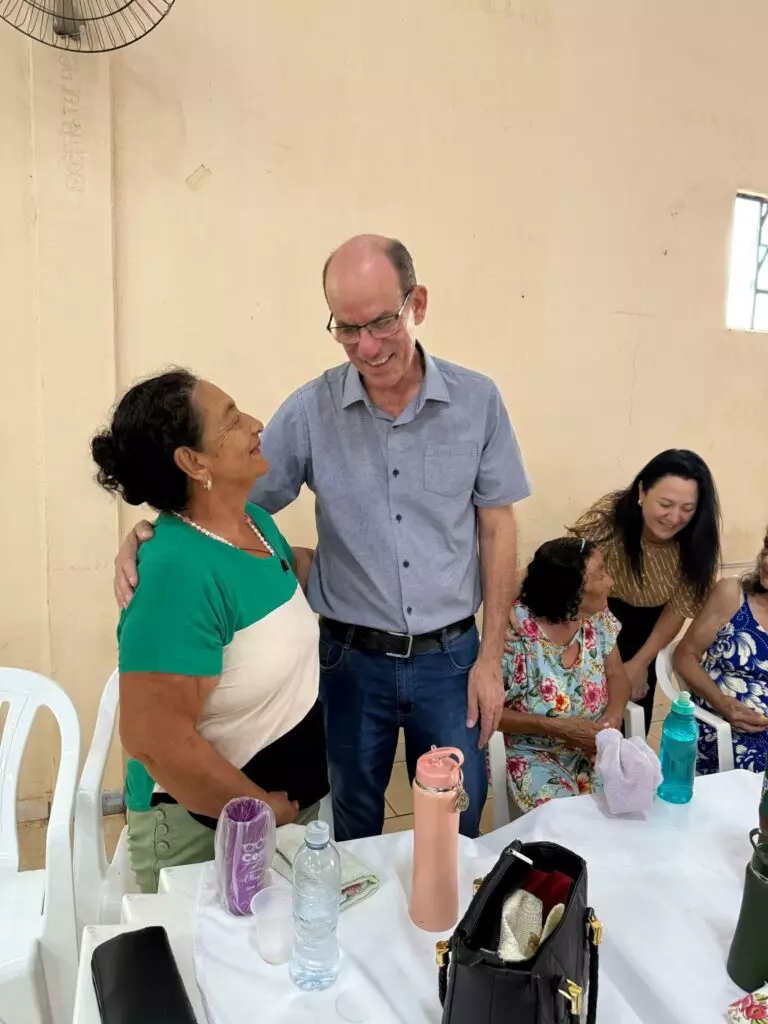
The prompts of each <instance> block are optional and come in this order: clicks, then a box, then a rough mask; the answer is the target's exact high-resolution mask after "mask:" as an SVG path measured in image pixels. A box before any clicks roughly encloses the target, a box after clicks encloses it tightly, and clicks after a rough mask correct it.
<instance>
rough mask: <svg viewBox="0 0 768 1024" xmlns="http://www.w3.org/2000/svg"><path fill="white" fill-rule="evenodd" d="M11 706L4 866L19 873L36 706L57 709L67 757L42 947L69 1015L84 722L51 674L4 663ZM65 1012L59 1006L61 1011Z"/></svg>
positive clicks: (0, 859) (1, 690)
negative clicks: (23, 791)
mask: <svg viewBox="0 0 768 1024" xmlns="http://www.w3.org/2000/svg"><path fill="white" fill-rule="evenodd" d="M2 704H7V705H8V710H7V715H6V719H5V725H4V728H3V732H2V736H0V871H3V872H5V871H7V870H8V869H10V871H12V872H13V871H18V867H19V841H18V833H17V829H16V797H17V793H18V787H19V771H20V768H21V762H22V758H23V755H24V749H25V747H26V745H27V739H28V737H29V732H30V729H31V727H32V722H33V720H34V717H35V714H36V713H37V710H38V708H40V707H47V708H49V709H50V710H51V712H52V713H53V715H54V717H55V718H56V722H57V724H58V726H59V732H60V734H61V758H60V760H59V770H58V772H57V775H56V784H55V787H54V790H53V800H52V803H51V813H50V816H49V818H48V832H47V836H46V844H45V900H44V906H43V924H42V932H41V953H42V960H43V969H44V971H45V980H46V985H47V987H48V992H49V997H50V1000H51V1006H52V1007H55V1008H56V1009H55V1010H54V1012H55V1015H56V1018H57V1019H64V1016H62V1014H64V1015H66V1011H67V1008H68V1009H69V1014H70V1017H71V1013H72V1007H73V1005H74V994H75V975H76V972H77V933H76V931H75V901H74V887H73V880H72V841H71V836H72V816H73V810H74V799H75V786H76V784H77V771H78V767H79V764H80V722H79V720H78V717H77V711H76V710H75V706H74V704H73V703H72V701H71V700H70V698H69V696H68V695H67V694H66V693H65V691H64V690H63V689H62V688H61V687H60V686H59V685H58V684H57V683H54V682H53V680H52V679H48V678H46V677H45V676H41V675H38V674H37V673H36V672H29V671H27V670H26V669H20V668H0V705H2ZM57 1010H58V1011H60V1012H57Z"/></svg>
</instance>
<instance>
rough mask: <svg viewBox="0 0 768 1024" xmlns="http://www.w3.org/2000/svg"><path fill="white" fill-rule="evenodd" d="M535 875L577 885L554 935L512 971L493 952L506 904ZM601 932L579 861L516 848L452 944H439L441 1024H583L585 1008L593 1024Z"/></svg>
mask: <svg viewBox="0 0 768 1024" xmlns="http://www.w3.org/2000/svg"><path fill="white" fill-rule="evenodd" d="M520 855H522V856H520ZM523 858H527V860H528V861H529V862H531V863H527V862H526V860H525V859H523ZM532 868H533V869H535V870H537V871H541V872H552V871H558V872H562V874H564V875H566V876H567V877H568V878H569V879H571V880H572V882H573V884H572V886H571V888H570V893H569V896H568V899H567V902H566V904H565V911H564V913H563V917H562V919H561V921H560V923H559V924H558V925H557V926H556V928H555V930H554V931H553V932H552V934H551V935H550V936H549V937H548V938H546V939H545V940H544V941H543V942H542V943H541V945H540V946H539V947H538V949H537V951H536V952H535V953H534V955H533V956H532V957H531V958H530V959H528V960H522V961H517V962H514V963H509V962H506V961H504V960H502V959H501V958H500V957H499V956H498V954H497V953H496V952H495V950H497V949H498V948H499V935H500V931H501V917H502V909H503V906H504V901H505V899H506V898H507V896H509V895H511V894H512V893H514V892H516V891H517V890H518V889H520V888H524V886H525V882H526V878H527V877H528V875H529V874H530V872H531V870H532ZM601 931H602V926H601V924H600V922H599V921H598V920H597V918H596V917H595V915H594V913H593V912H592V910H591V909H590V908H589V907H588V906H587V865H586V863H585V862H584V860H582V858H581V857H578V856H577V855H576V854H575V853H572V852H571V851H570V850H566V849H565V848H564V847H562V846H557V845H556V844H555V843H525V844H523V843H520V842H519V841H516V842H514V843H512V844H511V845H510V846H508V847H507V848H506V850H505V851H504V852H503V853H502V855H501V857H500V858H499V860H498V862H497V864H496V866H495V867H494V868H493V870H492V871H491V873H490V874H489V875H487V876H486V878H485V879H484V880H483V881H482V883H481V884H480V887H479V889H478V890H477V892H476V894H475V896H474V898H473V900H472V902H471V903H470V905H469V908H468V910H467V912H466V914H465V915H464V917H463V918H462V919H461V921H460V922H459V923H458V925H457V926H456V930H455V931H454V933H453V936H452V938H451V939H450V941H448V942H440V943H438V944H437V962H438V966H439V968H440V973H439V992H440V1001H441V1003H442V1004H443V1024H511V1022H512V1021H514V1024H580V1022H581V1021H582V1019H583V1018H582V1015H583V1010H584V1008H585V1006H586V1008H587V1016H586V1021H587V1024H594V1022H595V1016H596V1014H597V974H598V952H597V947H598V945H599V943H600V938H601ZM587 992H588V993H589V994H588V998H586V999H585V993H587Z"/></svg>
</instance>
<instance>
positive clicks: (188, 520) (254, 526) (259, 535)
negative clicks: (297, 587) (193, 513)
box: [173, 512, 285, 565]
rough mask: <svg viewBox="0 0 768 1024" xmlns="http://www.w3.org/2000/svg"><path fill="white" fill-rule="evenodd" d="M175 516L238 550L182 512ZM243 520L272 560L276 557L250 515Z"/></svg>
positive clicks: (281, 560)
mask: <svg viewBox="0 0 768 1024" xmlns="http://www.w3.org/2000/svg"><path fill="white" fill-rule="evenodd" d="M173 514H174V515H175V516H176V518H177V519H180V520H181V522H182V523H186V524H187V526H191V527H192V529H193V530H197V532H198V533H202V534H204V535H205V536H206V537H210V538H211V540H217V541H218V542H219V543H220V544H226V545H227V547H228V548H237V544H233V543H232V541H231V540H227V539H226V537H220V536H219V535H218V533H213V532H212V531H211V530H206V528H205V527H204V526H200V524H199V523H196V522H194V521H193V520H192V519H189V518H188V517H187V516H183V515H182V514H181V512H174V513H173ZM243 518H244V519H245V521H246V523H247V524H248V525H249V526H250V528H251V529H252V530H253V532H254V533H255V534H256V536H257V537H258V538H259V540H260V541H261V543H262V544H263V545H264V547H265V548H266V549H267V551H268V552H269V554H270V555H271V556H272V558H274V557H275V549H274V548H273V547H272V545H271V544H270V543H269V541H268V540H267V538H266V537H265V536H264V534H263V533H262V532H261V530H260V529H259V528H258V526H257V525H256V523H254V521H253V520H252V519H251V517H250V516H248V515H244V516H243ZM237 550H240V549H239V548H237ZM280 562H281V564H283V565H285V562H284V560H283V559H282V558H281V559H280Z"/></svg>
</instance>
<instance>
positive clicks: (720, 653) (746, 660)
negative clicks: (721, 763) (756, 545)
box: [692, 594, 768, 775]
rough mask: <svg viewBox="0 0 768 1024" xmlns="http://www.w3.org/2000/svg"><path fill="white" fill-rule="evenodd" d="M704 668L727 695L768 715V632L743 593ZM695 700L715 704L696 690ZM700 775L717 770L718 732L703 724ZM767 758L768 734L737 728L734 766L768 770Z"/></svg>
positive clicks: (712, 647) (734, 736) (705, 661)
mask: <svg viewBox="0 0 768 1024" xmlns="http://www.w3.org/2000/svg"><path fill="white" fill-rule="evenodd" d="M701 667H702V668H703V669H704V671H705V672H706V673H707V674H708V675H709V676H711V678H712V681H713V682H714V683H715V685H716V686H717V687H719V689H720V690H722V692H723V693H724V694H725V695H726V696H727V697H735V699H736V700H738V701H741V703H742V704H743V705H744V707H747V708H750V710H752V711H759V712H760V714H763V715H768V633H766V631H765V630H764V629H763V627H762V626H761V625H760V623H759V622H758V621H757V619H756V618H755V616H754V613H753V611H752V608H751V606H750V603H749V598H748V597H747V595H746V594H745V595H744V600H743V602H742V605H741V608H739V610H738V611H737V612H736V614H735V615H734V616H733V618H732V619H731V620H730V622H726V624H725V625H724V626H721V627H720V629H719V630H718V632H717V636H716V637H715V639H714V640H713V641H712V643H711V645H710V647H709V650H708V651H707V653H706V654H705V655H704V660H703V661H702V663H701ZM692 697H693V700H694V701H695V702H696V703H697V704H699V705H700V706H702V707H706V708H708V709H709V710H711V708H710V707H709V705H708V704H707V702H706V701H704V700H702V699H701V697H697V696H696V694H695V693H694V694H692ZM699 730H700V731H699V757H698V762H697V765H696V770H697V771H698V773H699V775H713V774H715V773H716V772H717V771H718V760H717V736H716V734H715V730H714V729H712V728H711V727H710V726H708V725H704V723H703V722H699ZM766 756H768V732H753V733H751V732H740V731H739V730H737V729H734V730H733V764H734V767H735V768H746V769H747V771H750V772H764V771H765V762H766Z"/></svg>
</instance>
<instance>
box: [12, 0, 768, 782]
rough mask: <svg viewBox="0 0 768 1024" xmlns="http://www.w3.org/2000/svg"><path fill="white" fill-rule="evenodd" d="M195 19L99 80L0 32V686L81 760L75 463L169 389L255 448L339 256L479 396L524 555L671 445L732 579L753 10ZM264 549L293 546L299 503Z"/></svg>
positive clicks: (381, 8)
mask: <svg viewBox="0 0 768 1024" xmlns="http://www.w3.org/2000/svg"><path fill="white" fill-rule="evenodd" d="M216 8H217V13H216V15H215V16H214V15H213V14H212V9H213V8H212V5H211V4H210V3H207V2H205V0H183V2H179V3H178V4H177V5H176V8H175V9H174V10H173V12H172V14H171V16H170V17H169V18H168V19H167V21H166V22H165V23H164V24H163V25H162V26H161V27H160V28H159V29H158V30H157V31H156V32H155V33H153V34H152V35H151V36H150V37H148V38H147V39H146V40H144V41H142V42H141V43H139V44H138V45H136V46H134V47H130V48H128V49H126V50H125V51H123V52H121V53H119V54H117V55H115V56H114V57H113V58H112V59H109V58H93V57H78V58H65V59H64V61H63V62H62V60H61V58H60V56H59V55H58V54H56V53H53V52H51V51H47V50H44V49H43V48H42V47H30V46H28V44H27V43H26V41H25V40H24V39H23V38H22V37H21V36H19V35H17V34H16V33H14V32H12V31H11V30H8V29H5V28H4V27H3V26H2V25H0V117H1V119H2V124H3V127H4V133H3V135H4V138H3V145H2V147H1V148H0V183H1V184H2V186H3V187H2V191H1V192H0V195H2V199H0V203H2V206H1V207H0V212H1V214H2V219H1V220H0V224H2V228H1V229H0V270H1V271H2V272H1V273H0V329H1V330H0V338H1V339H2V341H1V343H2V366H3V368H4V370H5V373H4V374H3V379H4V385H5V386H4V388H3V401H2V403H0V443H1V444H2V451H3V484H4V486H3V494H4V498H3V500H2V501H1V502H0V545H1V546H2V547H1V550H0V558H1V559H2V561H1V562H0V564H2V567H3V568H2V586H0V660H2V662H4V663H7V664H18V665H25V666H30V667H35V668H38V669H40V670H42V671H45V672H49V671H50V672H52V673H53V674H54V675H56V676H57V678H59V679H61V681H62V682H63V683H64V684H65V685H66V686H67V688H68V689H69V690H70V691H71V692H72V694H73V695H74V697H75V699H76V700H77V703H78V707H79V708H80V710H81V712H82V718H83V730H84V734H85V735H86V736H88V735H89V733H90V730H91V728H92V725H93V717H94V713H95V707H96V702H97V698H98V694H99V692H100V688H101V685H102V683H103V681H104V679H105V678H106V675H107V673H108V671H109V668H110V665H111V664H112V662H113V659H114V643H113V629H114V623H115V613H114V608H113V604H112V598H111V587H110V577H111V566H110V562H111V557H112V554H113V549H114V547H115V544H116V541H117V537H118V536H119V535H120V534H121V533H122V532H123V531H124V530H125V529H126V528H127V526H128V525H129V524H130V523H131V522H132V521H133V519H134V518H135V515H134V510H123V511H120V512H119V513H118V509H117V507H116V506H115V505H113V504H112V503H110V501H109V500H108V499H107V498H105V497H104V496H102V495H101V494H100V493H99V492H98V491H97V489H96V487H95V486H94V485H93V484H92V482H91V479H90V476H91V467H90V465H89V460H88V448H87V442H88V438H89V435H90V434H91V433H92V431H93V430H94V429H95V428H96V427H97V426H98V425H99V423H100V422H101V421H102V419H103V418H104V416H105V414H106V412H107V410H108V408H109V406H110V404H111V402H112V401H113V399H114V395H115V391H116V389H117V390H120V389H122V388H123V387H125V386H126V385H127V384H129V383H130V382H131V381H132V380H134V379H135V377H136V376H138V375H140V374H146V373H150V372H152V371H153V370H155V369H157V368H159V367H161V366H163V365H165V364H168V363H173V362H180V363H184V364H187V365H189V366H191V367H193V368H194V369H195V370H197V371H198V372H200V373H202V374H204V375H206V376H208V377H210V378H212V379H213V380H215V381H216V382H217V383H219V384H221V385H222V386H224V387H225V388H228V389H229V390H230V391H231V392H232V393H233V394H234V395H235V396H236V397H237V399H238V401H239V402H240V404H241V405H242V406H243V407H244V408H246V409H248V410H250V411H252V412H254V413H256V414H258V415H259V416H261V417H262V418H265V419H266V418H268V417H269V416H270V415H271V414H272V412H273V411H274V410H275V408H276V407H277V405H278V404H279V402H280V401H281V399H282V398H283V396H284V395H285V394H287V393H288V392H289V391H290V390H292V389H293V388H294V387H296V386H298V385H299V384H301V383H302V382H303V381H304V380H306V379H308V378H309V377H311V376H313V375H315V374H316V373H318V372H320V371H321V370H322V369H323V368H324V367H325V366H327V365H329V364H332V363H333V362H335V361H338V359H339V352H338V349H337V348H336V347H335V345H334V343H333V342H332V341H331V340H330V339H329V338H328V337H327V335H326V334H325V333H324V331H323V326H324V320H325V317H326V315H327V314H326V310H325V306H324V302H323V297H322V293H321V288H320V268H321V265H322V262H323V260H324V258H325V256H326V255H327V253H328V251H329V250H330V249H331V248H332V247H333V246H334V245H335V244H337V243H338V242H339V241H341V240H343V239H344V238H345V237H346V236H348V235H350V234H353V233H356V232H358V231H382V232H386V233H392V234H397V235H399V236H400V237H402V238H403V239H404V240H405V241H406V242H407V244H408V245H409V246H410V247H411V248H412V250H413V253H414V255H415V257H416V262H417V268H418V271H419V275H420V277H421V279H422V280H423V281H424V282H425V283H426V284H427V285H428V286H429V287H430V299H431V307H430V311H429V316H428V321H427V324H426V327H425V330H424V334H423V340H424V342H425V344H426V345H427V346H428V347H429V348H431V349H432V350H433V351H435V352H436V353H439V354H441V355H443V356H446V357H447V358H449V359H454V360H457V361H459V362H465V363H467V364H469V365H472V366H474V367H476V368H478V369H481V370H484V371H486V372H488V373H490V374H491V375H492V376H493V377H494V378H495V379H496V381H497V382H498V383H499V385H500V387H501V389H502V391H503V393H504V395H505V398H506V400H507V402H508V405H509V408H510V411H511V413H512V417H513V420H514V422H515V425H516V427H517V430H518V433H519V436H520V439H521V442H522V445H523V448H524V451H525V455H526V459H527V462H528V466H529V470H530V473H531V476H532V480H533V484H534V488H535V494H534V496H533V497H532V498H531V499H530V500H529V501H528V502H526V503H525V505H523V506H522V507H521V509H520V522H521V531H522V548H523V553H524V554H528V553H529V552H530V551H531V549H532V547H533V546H535V544H537V543H538V542H540V541H541V540H542V539H544V538H546V537H548V536H552V535H554V534H557V533H559V532H560V531H561V529H562V526H563V525H564V524H565V523H567V522H569V521H570V520H571V519H572V518H573V517H574V516H575V514H576V513H577V512H578V511H579V510H580V509H581V508H582V507H583V506H584V505H585V504H587V502H589V500H590V499H591V498H593V497H594V496H596V495H597V494H599V493H600V492H602V491H604V490H607V489H609V488H611V487H616V486H619V485H621V484H623V483H625V482H626V481H627V480H628V479H629V478H630V477H631V476H632V474H633V473H634V472H635V471H636V469H637V468H638V467H639V465H640V464H641V463H642V462H643V461H645V460H646V459H647V458H648V457H650V456H651V455H653V454H655V453H656V452H657V451H658V450H660V449H661V448H663V447H667V446H671V445H676V446H690V447H693V448H696V449H697V450H698V451H699V452H700V453H701V454H702V455H703V456H704V457H705V458H707V460H708V461H709V462H710V464H711V466H712V468H713V470H714V472H715V474H716V477H717V480H718V483H719V485H720V489H721V493H722V497H723V506H724V513H725V557H726V560H728V561H741V560H745V559H749V558H751V557H752V555H753V553H754V551H755V548H756V546H757V543H758V541H759V538H760V536H761V530H762V528H763V526H764V524H765V521H766V520H767V519H768V476H767V474H766V469H767V468H768V467H767V466H766V462H767V461H768V456H767V455H766V448H765V445H764V442H763V438H762V435H761V432H760V431H759V427H758V417H759V411H760V408H761V404H762V403H763V402H764V401H765V395H766V383H767V381H766V370H767V369H768V358H767V356H766V352H767V348H766V346H768V337H766V336H765V335H751V334H741V333H730V332H727V331H726V330H725V327H724V309H725V288H726V259H727V251H728V232H729V223H730V216H731V205H732V201H733V196H734V193H735V192H736V190H737V189H739V188H748V189H754V190H768V122H766V119H765V118H764V117H763V116H762V115H761V113H760V109H759V107H758V101H759V98H760V97H761V96H762V95H763V93H764V73H763V70H764V39H765V37H766V33H767V32H768V7H766V5H765V3H764V0H731V2H730V3H728V4H723V3H718V2H716V0H709V2H708V3H707V2H705V3H701V0H697V2H694V0H677V2H676V3H675V4H674V5H671V4H669V3H667V2H665V0H580V2H578V3H575V2H574V0H419V2H418V3H414V2H413V0H389V2H388V3H386V4H376V5H374V4H370V3H369V4H361V3H359V2H356V0H328V2H326V3H323V4H318V3H316V2H314V0H295V2H293V3H291V4H286V3H283V2H281V0H262V2H261V3H260V4H258V5H254V4H252V3H250V2H248V0H229V2H228V3H227V4H226V5H222V8H221V10H219V5H216ZM225 10H226V13H224V11H225ZM66 90H69V91H66ZM75 97H77V99H75ZM75 114H77V115H78V116H75ZM72 120H76V121H78V122H79V124H80V128H72V125H71V123H70V122H71V121H72ZM73 131H74V132H75V134H76V136H77V137H76V139H75V140H74V141H73V139H72V138H71V135H72V132H73ZM201 167H202V168H204V169H205V170H202V171H198V169H199V168H201ZM195 172H198V173H195ZM111 203H112V205H110V204H111ZM283 519H284V526H285V527H286V529H287V530H288V531H289V533H290V535H291V537H292V538H293V539H295V540H296V541H299V542H302V541H304V542H308V541H311V540H312V535H313V524H312V506H311V502H310V501H309V500H308V498H307V497H306V496H305V497H304V498H303V499H302V500H300V501H299V502H298V503H297V505H296V506H295V507H294V508H292V509H290V510H289V511H287V512H286V513H285V514H284V517H283ZM38 732H39V735H38V736H37V742H36V746H35V748H34V750H33V754H32V756H31V757H30V759H29V761H30V764H29V766H28V771H27V772H26V774H25V777H24V783H23V791H24V795H27V796H29V795H36V794H38V793H40V792H41V791H43V790H44V789H45V788H46V786H48V787H49V786H50V778H51V771H52V763H53V756H52V753H51V750H52V740H51V736H52V734H51V732H50V729H49V730H47V731H45V730H39V731H38ZM116 778H117V766H116V764H115V765H113V769H112V773H111V781H112V782H114V781H115V780H116Z"/></svg>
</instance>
